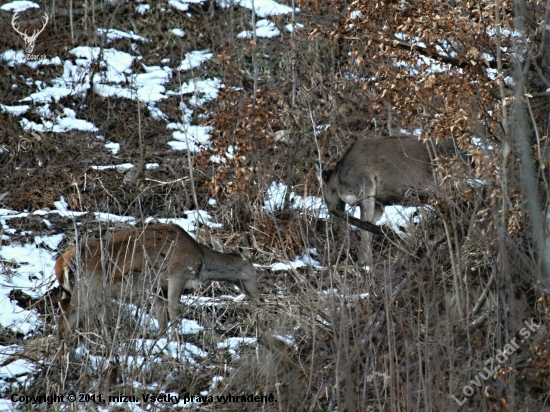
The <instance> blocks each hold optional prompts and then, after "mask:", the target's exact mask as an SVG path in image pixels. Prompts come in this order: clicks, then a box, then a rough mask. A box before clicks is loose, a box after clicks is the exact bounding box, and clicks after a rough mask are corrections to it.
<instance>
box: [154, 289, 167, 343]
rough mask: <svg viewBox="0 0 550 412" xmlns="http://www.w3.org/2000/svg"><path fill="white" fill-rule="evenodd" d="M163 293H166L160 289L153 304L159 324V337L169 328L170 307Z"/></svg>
mask: <svg viewBox="0 0 550 412" xmlns="http://www.w3.org/2000/svg"><path fill="white" fill-rule="evenodd" d="M163 292H165V291H163V290H162V289H160V288H159V290H158V292H157V296H156V297H155V300H154V303H153V306H154V308H155V317H156V318H157V320H158V322H159V335H160V334H161V333H163V332H164V331H165V330H166V328H167V327H168V307H167V306H168V305H167V304H166V298H165V297H164V293H163Z"/></svg>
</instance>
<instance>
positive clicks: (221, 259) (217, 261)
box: [200, 248, 242, 282]
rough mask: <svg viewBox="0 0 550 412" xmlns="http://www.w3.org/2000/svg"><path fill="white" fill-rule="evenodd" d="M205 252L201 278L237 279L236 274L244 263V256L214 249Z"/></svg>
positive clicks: (227, 280)
mask: <svg viewBox="0 0 550 412" xmlns="http://www.w3.org/2000/svg"><path fill="white" fill-rule="evenodd" d="M205 249H206V248H205ZM204 252H205V253H204V255H203V256H204V260H203V262H202V268H201V272H200V278H201V280H221V281H226V282H235V281H236V276H237V275H238V273H239V268H240V267H241V265H242V264H241V260H242V258H241V257H240V256H239V255H237V254H230V253H220V252H216V251H214V250H212V249H208V251H204Z"/></svg>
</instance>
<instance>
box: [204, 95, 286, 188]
mask: <svg viewBox="0 0 550 412" xmlns="http://www.w3.org/2000/svg"><path fill="white" fill-rule="evenodd" d="M278 99H280V95H279V94H278V93H276V92H268V93H265V94H263V93H260V92H258V93H257V94H256V99H255V100H254V98H253V97H252V96H249V95H246V94H245V93H244V92H243V91H242V90H236V89H234V88H227V89H223V90H222V91H221V92H220V97H219V99H218V108H217V111H216V116H215V117H214V119H213V120H212V121H211V122H210V123H209V124H210V125H211V126H213V127H214V131H213V132H212V134H211V137H210V141H211V147H210V149H209V150H208V151H207V152H205V153H204V154H202V155H201V156H200V157H199V158H198V159H197V162H198V163H199V164H202V165H203V166H204V165H208V166H209V167H213V168H214V174H213V176H212V178H211V180H210V181H209V182H207V183H206V187H208V188H209V190H210V192H211V193H212V196H217V195H219V194H223V195H225V196H229V197H234V196H238V195H241V194H244V193H249V191H250V190H251V189H254V188H255V187H256V189H257V188H258V187H257V185H256V184H255V175H256V173H257V170H258V162H259V161H261V160H260V159H261V156H262V154H263V153H264V152H265V151H266V150H267V148H268V146H269V145H270V144H271V143H272V141H273V133H272V132H271V128H270V127H269V125H272V124H274V123H275V122H277V114H276V113H275V112H274V111H273V107H275V105H274V104H273V102H274V101H276V100H278Z"/></svg>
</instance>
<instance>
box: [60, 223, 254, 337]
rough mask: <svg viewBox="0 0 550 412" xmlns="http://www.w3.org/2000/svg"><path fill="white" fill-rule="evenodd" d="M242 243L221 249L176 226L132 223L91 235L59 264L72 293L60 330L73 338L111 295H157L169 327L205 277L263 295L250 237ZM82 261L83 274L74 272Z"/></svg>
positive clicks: (159, 313)
mask: <svg viewBox="0 0 550 412" xmlns="http://www.w3.org/2000/svg"><path fill="white" fill-rule="evenodd" d="M220 243H221V242H220ZM241 246H242V249H241V253H242V255H239V254H236V253H220V252H217V251H214V250H212V249H210V248H208V247H206V246H204V245H202V244H200V243H198V242H196V241H195V240H194V239H193V238H192V237H191V236H190V235H189V234H188V233H187V232H186V231H185V230H183V229H182V228H180V227H179V226H176V225H151V226H147V227H145V228H141V229H137V228H131V229H125V230H121V231H119V232H115V233H113V234H111V235H108V236H106V237H105V238H103V239H87V240H86V241H84V242H82V243H81V244H80V245H79V247H78V249H77V248H76V247H75V246H73V247H71V248H70V249H69V250H67V251H66V252H65V253H64V254H63V255H62V256H60V257H59V259H57V261H56V263H55V267H54V270H55V275H56V277H57V280H58V282H59V285H60V286H61V288H62V289H63V290H64V291H66V292H67V293H69V294H70V295H71V296H70V298H65V299H62V300H61V301H60V304H61V308H62V310H63V314H62V316H61V319H60V328H59V330H60V335H61V337H67V336H68V335H69V334H70V332H71V331H72V330H74V329H75V328H77V327H79V324H80V323H81V322H82V320H83V319H84V317H85V316H90V314H91V313H92V311H93V309H94V306H97V305H99V304H100V302H101V301H102V300H104V299H105V298H106V297H110V298H113V299H118V300H124V301H129V302H133V303H137V304H139V303H140V302H144V301H147V300H148V299H149V298H152V300H153V307H154V309H155V316H156V318H157V319H158V321H159V326H160V331H161V332H163V331H164V330H165V329H166V328H167V326H168V316H169V318H170V320H171V321H172V322H174V321H175V320H176V319H177V318H178V315H179V309H180V297H181V296H182V294H183V291H184V289H194V288H196V287H197V286H198V285H199V283H200V282H203V281H207V280H219V281H226V282H230V283H233V284H235V285H237V286H239V288H241V289H242V290H243V291H244V293H245V294H247V295H248V296H250V297H251V298H253V299H254V300H258V299H259V297H260V293H259V292H258V283H257V274H256V269H255V268H254V266H253V265H252V263H250V260H249V259H250V248H249V239H248V236H245V238H244V240H243V241H241ZM79 266H80V268H81V269H82V270H81V271H80V273H79V276H71V274H72V273H74V272H76V269H77V268H78V267H79ZM72 277H74V278H75V280H74V281H71V278H72Z"/></svg>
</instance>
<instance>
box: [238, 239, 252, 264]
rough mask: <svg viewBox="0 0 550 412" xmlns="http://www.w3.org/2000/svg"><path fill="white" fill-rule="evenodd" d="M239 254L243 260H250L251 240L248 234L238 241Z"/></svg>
mask: <svg viewBox="0 0 550 412" xmlns="http://www.w3.org/2000/svg"><path fill="white" fill-rule="evenodd" d="M239 253H240V254H241V256H242V257H244V258H245V259H248V260H250V259H252V240H251V239H250V235H249V234H248V233H247V234H246V235H244V236H243V237H242V238H241V240H240V241H239Z"/></svg>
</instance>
